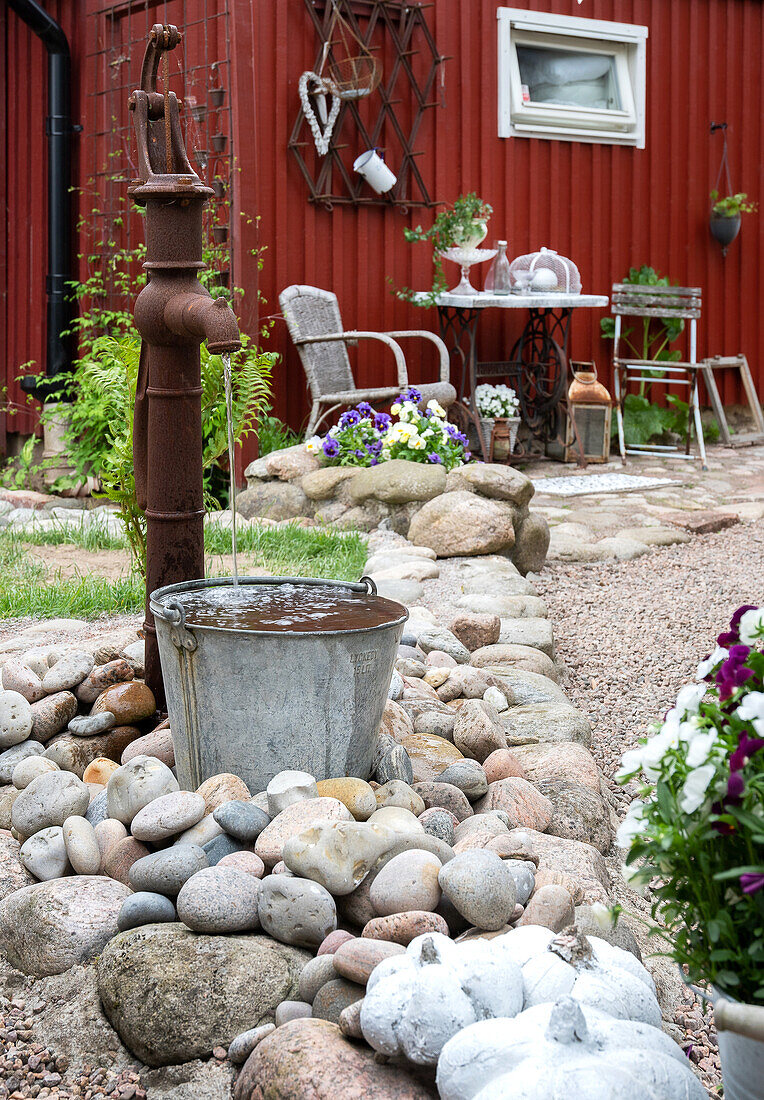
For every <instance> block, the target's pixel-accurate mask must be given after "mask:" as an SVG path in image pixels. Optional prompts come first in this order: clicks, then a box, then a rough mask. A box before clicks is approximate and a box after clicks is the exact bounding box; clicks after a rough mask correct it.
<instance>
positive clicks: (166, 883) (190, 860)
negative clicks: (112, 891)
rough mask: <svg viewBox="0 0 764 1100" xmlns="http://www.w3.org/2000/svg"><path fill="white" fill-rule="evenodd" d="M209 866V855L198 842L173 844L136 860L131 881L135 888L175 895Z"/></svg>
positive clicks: (131, 870) (132, 868)
mask: <svg viewBox="0 0 764 1100" xmlns="http://www.w3.org/2000/svg"><path fill="white" fill-rule="evenodd" d="M208 866H209V863H208V862H207V855H206V853H205V852H204V850H203V849H202V848H198V847H197V846H196V845H195V844H183V845H180V846H178V845H173V847H172V848H165V849H164V851H162V852H152V853H151V854H150V855H147V856H144V857H143V858H142V859H139V860H138V861H137V862H136V863H134V864H133V865H132V867H131V868H130V876H129V882H130V885H131V886H132V888H133V890H150V891H152V892H154V893H157V894H164V895H165V896H166V897H168V898H175V897H177V896H178V894H179V892H180V889H181V887H182V886H183V884H184V883H185V882H187V881H188V880H189V879H190V878H191V876H192V875H195V874H196V873H197V872H198V871H202V870H204V869H205V868H206V867H208Z"/></svg>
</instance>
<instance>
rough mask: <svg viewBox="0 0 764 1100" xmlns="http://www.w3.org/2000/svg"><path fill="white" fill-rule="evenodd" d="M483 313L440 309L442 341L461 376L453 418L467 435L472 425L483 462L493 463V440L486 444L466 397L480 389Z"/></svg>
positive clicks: (451, 416) (439, 322)
mask: <svg viewBox="0 0 764 1100" xmlns="http://www.w3.org/2000/svg"><path fill="white" fill-rule="evenodd" d="M481 313H482V310H480V309H474V308H472V307H466V308H463V307H461V306H438V325H439V328H440V337H441V339H442V340H443V342H444V343H445V345H446V347H447V348H448V353H449V355H450V356H451V358H452V360H455V362H456V364H457V367H458V368H459V372H460V373H459V384H458V386H457V387H456V392H457V400H456V403H455V404H454V405H452V406H451V408H450V409H449V417H450V419H451V420H453V422H454V423H455V424H456V425H457V426H458V428H459V430H460V431H462V432H464V433H465V435H466V434H467V429H468V428H469V426H470V424H472V426H473V427H474V429H475V434H476V435H477V440H478V445H479V447H480V455H481V458H483V460H484V461H486V462H490V460H491V456H490V440H486V439H485V438H484V436H483V426H482V424H481V423H480V417H479V416H478V415H477V412H476V411H475V409H474V408H473V407H472V406H471V405H468V404H466V403H465V397H472V395H473V393H474V392H475V386H476V385H477V378H476V363H477V355H476V352H475V347H476V339H477V326H478V320H479V319H480V314H481Z"/></svg>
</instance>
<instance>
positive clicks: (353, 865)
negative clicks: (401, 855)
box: [283, 821, 396, 896]
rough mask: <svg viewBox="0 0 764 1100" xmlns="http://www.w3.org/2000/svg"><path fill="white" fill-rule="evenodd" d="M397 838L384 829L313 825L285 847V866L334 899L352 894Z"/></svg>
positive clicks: (339, 823) (357, 823)
mask: <svg viewBox="0 0 764 1100" xmlns="http://www.w3.org/2000/svg"><path fill="white" fill-rule="evenodd" d="M395 837H396V834H395V833H394V832H393V831H392V829H387V828H385V827H384V826H383V825H375V824H370V823H368V822H360V821H353V822H349V821H332V822H323V823H319V824H317V825H311V826H309V827H308V828H307V829H303V831H302V832H300V833H297V835H296V836H291V837H289V839H288V840H287V841H286V843H285V844H284V848H283V858H284V863H285V864H286V865H287V867H288V868H289V870H290V871H293V872H294V873H295V874H296V875H299V876H300V877H301V878H309V879H312V880H313V881H314V882H319V883H320V884H321V885H322V886H324V887H325V888H326V889H327V890H328V891H329V893H330V894H333V895H334V896H338V895H342V894H349V893H350V892H351V890H355V888H356V886H358V884H359V883H360V882H361V880H362V879H364V878H365V877H366V875H367V874H368V873H369V871H370V870H371V868H372V867H373V866H374V864H375V863H376V862H377V860H378V859H379V857H380V856H381V855H383V854H384V853H385V852H386V851H388V849H389V848H390V847H392V844H393V841H394V840H395Z"/></svg>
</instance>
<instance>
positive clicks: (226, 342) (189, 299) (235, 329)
mask: <svg viewBox="0 0 764 1100" xmlns="http://www.w3.org/2000/svg"><path fill="white" fill-rule="evenodd" d="M164 320H165V324H166V325H167V327H168V328H169V329H170V330H171V331H172V332H174V333H175V334H176V335H177V336H180V337H186V338H191V339H196V340H204V342H205V343H206V345H207V350H208V351H209V352H210V353H211V354H212V355H223V354H225V353H226V352H228V353H230V352H234V351H238V350H239V349H240V348H241V338H240V336H239V325H238V322H237V320H236V314H235V313H234V312H233V310H232V309H231V307H230V305H229V304H228V302H227V301H226V300H225V298H210V297H209V296H208V295H207V294H194V293H187V294H175V295H173V296H172V298H170V300H169V301H168V302H167V305H166V306H165V311H164Z"/></svg>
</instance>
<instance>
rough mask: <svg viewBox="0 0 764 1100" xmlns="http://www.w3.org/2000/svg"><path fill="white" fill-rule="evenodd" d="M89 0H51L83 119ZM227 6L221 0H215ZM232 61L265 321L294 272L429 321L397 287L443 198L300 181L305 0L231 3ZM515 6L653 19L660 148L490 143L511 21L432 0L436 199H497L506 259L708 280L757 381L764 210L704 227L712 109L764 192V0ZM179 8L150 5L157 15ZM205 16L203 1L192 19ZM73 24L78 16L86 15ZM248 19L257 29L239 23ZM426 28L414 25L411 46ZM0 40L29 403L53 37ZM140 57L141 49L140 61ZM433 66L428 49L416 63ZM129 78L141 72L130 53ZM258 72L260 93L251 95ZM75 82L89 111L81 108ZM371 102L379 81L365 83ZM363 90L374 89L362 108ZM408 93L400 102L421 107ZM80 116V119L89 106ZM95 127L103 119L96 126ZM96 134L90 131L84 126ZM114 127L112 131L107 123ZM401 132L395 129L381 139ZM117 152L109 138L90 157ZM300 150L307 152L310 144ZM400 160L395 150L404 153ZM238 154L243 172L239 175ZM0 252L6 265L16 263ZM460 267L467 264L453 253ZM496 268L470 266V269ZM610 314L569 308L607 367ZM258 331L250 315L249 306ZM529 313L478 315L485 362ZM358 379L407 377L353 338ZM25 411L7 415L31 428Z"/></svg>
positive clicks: (762, 385) (582, 347)
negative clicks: (542, 252)
mask: <svg viewBox="0 0 764 1100" xmlns="http://www.w3.org/2000/svg"><path fill="white" fill-rule="evenodd" d="M103 2H104V0H101V2H100V3H99V4H96V3H94V0H89V3H88V4H87V5H84V4H83V3H76V4H72V3H66V2H64V0H48V7H49V10H50V12H51V14H52V15H54V17H56V18H57V19H59V20H60V21H61V23H62V25H63V27H64V29H65V30H66V31H67V34H69V36H70V41H71V43H72V51H73V55H74V73H75V99H74V106H73V113H74V117H75V119H77V118H78V112H79V111H81V110H82V106H83V104H85V103H86V102H87V99H86V96H85V90H84V87H83V85H84V78H83V79H80V81H79V85H78V84H77V81H78V74H79V73H80V72H81V66H80V65H79V64H78V61H79V58H81V57H83V56H84V55H85V53H88V52H91V51H92V50H93V49H94V44H93V42H90V44H88V37H89V36H90V35H91V33H92V32H93V30H94V25H93V22H92V17H90V16H88V18H84V14H85V12H87V11H91V10H93V9H94V8H96V7H102V6H103ZM207 2H209V0H185V6H186V9H187V10H189V11H191V10H194V9H195V8H199V10H200V11H201V10H203V5H204V4H205V3H207ZM222 2H223V0H220V3H222ZM228 6H229V10H230V11H231V13H232V24H231V25H232V26H233V27H235V28H236V29H237V33H236V34H235V36H234V42H233V44H232V54H234V55H235V60H234V64H233V71H232V81H231V83H232V86H233V88H234V89H236V91H237V96H236V100H235V102H234V104H233V106H234V115H235V117H234V120H233V131H234V134H235V145H236V147H237V148H238V150H239V151H240V154H239V159H238V163H237V165H235V166H234V167H235V171H236V177H237V186H236V188H235V197H234V202H235V208H236V210H237V211H238V210H241V211H244V212H246V213H247V214H248V215H250V216H254V215H257V216H258V217H259V222H258V226H259V243H260V244H261V245H262V246H264V247H265V248H266V251H265V254H264V268H263V270H262V272H260V276H259V282H260V288H261V291H262V293H263V294H264V296H265V298H266V299H267V304H266V305H265V306H264V307H263V308H262V312H263V315H268V314H275V313H278V293H279V291H280V290H281V289H283V288H284V287H285V286H287V285H289V284H290V283H294V282H305V283H313V284H315V285H317V286H322V287H326V288H331V289H332V290H334V291H335V292H336V293H337V295H338V297H339V300H340V306H341V309H342V314H343V318H344V320H345V324H346V326H347V327H349V328H350V327H354V328H368V329H380V330H384V329H392V328H418V327H429V328H435V327H436V318H435V316H434V314H433V313H431V312H430V313H426V312H423V311H421V310H418V309H416V308H415V307H412V306H410V305H408V304H406V303H404V302H400V301H399V300H397V299H396V298H395V297H394V296H393V294H392V293H391V292H390V288H389V285H388V281H387V280H388V278H390V279H392V280H393V282H394V283H395V284H397V285H399V286H416V287H418V286H421V287H426V286H429V283H430V278H431V265H430V259H429V250H428V248H427V246H426V245H409V244H407V243H406V242H405V241H404V240H403V228H404V226H406V225H415V224H417V223H422V224H423V225H428V224H429V222H430V220H431V218H432V212H431V211H429V212H428V211H427V210H426V209H422V208H413V209H411V210H410V211H409V212H408V213H407V214H405V215H404V214H402V213H401V212H399V211H397V210H394V209H391V208H387V207H376V206H374V207H358V208H355V207H347V206H345V207H343V206H336V207H334V209H332V210H331V211H329V210H326V209H324V208H323V207H320V206H314V205H312V204H311V203H309V202H308V199H307V188H306V185H305V182H304V180H303V179H302V176H301V175H300V172H299V169H298V167H297V164H296V162H295V161H294V159H293V158H292V156H291V155H290V154H289V152H288V150H287V142H288V139H289V135H290V132H291V128H292V125H293V122H294V119H295V116H296V113H297V110H298V108H299V98H298V91H297V83H298V79H299V76H300V73H301V72H302V71H303V70H305V69H310V68H312V67H313V64H314V62H315V57H316V52H317V42H316V38H315V34H314V30H313V26H312V24H311V22H310V20H309V17H308V14H307V11H306V8H305V5H304V2H303V0H278V2H273V0H228ZM510 6H516V7H527V8H529V9H532V10H538V11H554V12H556V13H560V14H564V15H579V16H585V17H590V18H597V19H610V20H616V21H619V22H627V23H638V24H644V25H646V26H647V27H648V28H649V38H648V43H647V147H646V149H644V150H637V149H631V148H626V147H618V146H607V145H589V144H578V143H568V142H561V141H547V140H540V139H524V138H512V139H501V138H499V137H497V102H496V101H497V60H496V57H497V40H496V39H497V21H496V12H497V7H498V4H497V3H496V2H494V0H490V2H489V0H469V2H466V0H435V3H434V4H433V5H432V6H431V7H429V8H428V9H427V17H428V21H429V25H430V27H431V29H432V31H433V34H434V36H435V40H436V42H437V45H438V48H439V50H440V52H441V54H443V55H446V56H448V57H449V58H450V59H449V60H448V61H447V62H446V63H445V80H444V87H443V90H442V93H441V81H440V76H439V77H438V79H437V81H436V90H437V97H438V98H440V97H441V94H442V99H443V102H444V106H442V107H437V108H434V109H431V110H428V111H427V112H426V113H425V117H424V120H423V123H422V126H421V128H420V131H419V135H418V138H417V141H416V148H417V149H419V150H421V151H422V152H423V155H422V156H420V157H419V158H418V165H419V168H420V170H421V171H422V173H423V176H424V179H425V181H426V184H427V187H428V188H429V190H430V194H431V195H432V196H433V197H434V198H436V199H438V200H442V201H452V200H453V199H454V198H455V197H456V196H457V195H458V194H459V193H460V192H464V191H471V190H475V191H477V192H478V193H479V194H480V195H482V196H483V198H485V199H486V200H488V201H489V202H490V203H491V204H492V205H493V207H494V215H493V218H492V221H491V225H490V228H489V237H490V239H493V238H497V237H506V238H507V240H508V241H509V252H510V255H518V254H520V253H523V252H527V251H530V250H532V249H535V248H538V247H539V246H541V245H547V246H548V247H550V248H555V249H557V250H558V251H559V252H561V253H564V254H565V255H567V256H570V257H571V258H572V259H573V260H574V261H575V262H576V263H577V264H578V266H579V269H580V271H581V276H582V280H583V285H584V289H585V290H587V291H593V292H594V291H596V292H603V293H608V292H609V288H610V286H611V284H612V283H613V282H614V281H618V280H620V278H621V277H622V276H623V275H624V274H625V273H626V271H627V270H628V268H629V266H631V265H632V264H636V265H639V264H642V263H649V264H652V265H653V266H654V267H656V268H658V269H659V270H660V271H661V272H662V273H663V274H667V275H670V276H671V277H672V279H674V280H676V281H677V282H679V283H682V284H684V285H699V286H701V287H702V288H703V295H704V305H703V318H702V321H701V325H700V334H699V353H700V354H701V355H706V354H709V355H713V354H734V353H737V352H738V351H743V352H745V353H746V354H747V356H748V359H749V362H750V364H751V368H752V370H753V373H754V377H755V378H756V380H757V384H758V388H759V392H760V394H761V395H764V363H763V362H762V351H764V311H763V310H762V309H761V306H760V281H761V274H760V265H761V258H762V245H763V244H764V210H763V211H762V212H760V213H759V214H756V215H747V216H744V219H743V228H742V230H741V233H740V236H739V238H738V239H737V241H735V242H734V244H733V245H732V246H731V248H730V250H729V253H728V255H727V257H726V259H725V258H723V257H722V255H721V249H720V248H719V246H718V245H717V244H716V242H715V241H714V240H713V239H712V238H711V236H710V234H709V231H708V211H709V201H708V193H709V191H710V189H711V187H712V186H713V185H714V182H715V179H716V173H717V168H718V163H719V157H720V154H721V138H720V136H719V135H716V136H714V137H713V138H711V137H710V136H709V125H710V123H711V121H727V122H728V124H729V131H728V137H729V155H730V167H731V172H732V183H733V188H734V189H735V190H744V191H747V192H748V194H749V196H751V197H752V198H753V199H757V200H760V201H764V163H763V158H762V153H764V149H763V148H762V145H763V134H762V131H763V129H764V114H763V113H762V111H761V107H760V102H761V92H760V69H761V62H762V56H763V55H764V50H763V49H762V46H763V45H764V4H762V3H761V2H760V0H584V2H583V3H582V4H581V5H579V4H577V3H576V0H514V5H510ZM169 8H172V9H173V11H174V10H175V5H174V4H169V5H164V4H161V3H159V4H157V3H155V2H154V0H152V2H151V3H150V4H149V5H148V9H150V10H147V11H146V12H145V16H146V21H147V29H148V24H149V23H150V22H151V21H153V19H154V18H156V16H157V15H159V17H160V18H161V17H162V15H161V13H162V11H163V10H165V9H169ZM197 18H198V15H197ZM74 20H77V21H76V22H74ZM242 31H247V32H248V33H241V32H242ZM418 44H419V43H417V40H416V39H415V40H414V42H413V43H412V46H414V47H416V46H417V45H418ZM0 47H2V49H3V54H4V61H5V65H4V77H3V81H4V92H5V96H4V101H5V104H4V110H5V118H4V122H3V125H2V126H0V141H2V142H3V146H4V149H3V151H4V153H5V156H4V166H3V168H2V169H0V190H2V192H3V195H2V197H3V198H4V199H5V206H6V211H7V216H6V228H5V231H4V236H3V235H0V261H2V262H3V264H4V272H3V275H4V279H3V295H4V297H3V302H4V322H5V323H4V330H3V340H4V348H3V349H2V350H3V352H4V355H3V367H2V369H3V371H4V375H5V378H6V380H8V382H9V390H10V396H11V398H14V397H15V398H17V399H18V398H19V396H20V395H19V391H18V389H17V388H16V387H15V384H14V383H13V381H12V379H13V378H14V377H15V375H16V374H18V373H19V371H20V368H21V365H22V364H23V363H25V362H26V361H27V360H29V359H33V360H36V361H37V362H38V363H41V362H42V361H43V357H44V318H45V294H44V273H45V265H46V256H45V251H46V246H45V236H46V229H45V226H46V222H45V209H46V207H45V139H44V135H43V126H42V120H43V117H44V111H45V85H46V76H45V73H46V69H45V53H44V50H43V47H42V46H41V45H40V43H39V42H38V41H37V40H36V39H35V38H34V36H33V35H32V34H31V32H30V31H29V30H28V29H27V28H26V27H25V26H23V24H22V23H21V22H20V20H19V19H18V18H17V17H16V16H15V15H14V14H13V13H12V12H10V11H8V9H7V8H3V10H2V11H0ZM132 63H134V64H135V65H136V66H139V60H138V59H132V61H131V64H132ZM413 64H415V65H417V64H419V65H423V64H424V60H423V58H421V57H420V58H419V59H418V60H417V58H414V59H413ZM135 75H136V80H137V78H138V69H137V67H136V73H135ZM252 83H253V84H254V92H253V98H254V105H253V98H252V97H251V96H250V95H249V94H248V92H247V94H244V90H246V89H249V88H250V87H251V85H252ZM78 97H79V105H78ZM372 98H373V97H372ZM370 109H371V104H369V105H368V107H367V106H366V105H362V110H370ZM410 110H411V104H410V102H407V101H406V99H405V98H404V101H403V102H401V103H400V104H399V106H398V111H399V112H400V114H401V115H402V117H403V119H404V120H406V119H408V117H410V116H409V112H410ZM80 120H81V119H80ZM85 121H86V123H87V122H88V121H89V120H85ZM349 123H350V120H348V124H346V126H345V127H344V128H343V132H342V133H341V134H340V135H339V138H338V140H340V141H341V142H343V143H347V149H346V150H345V152H344V153H343V156H344V157H345V158H346V161H347V163H351V162H352V160H353V157H354V156H355V155H356V154H357V152H360V151H361V150H360V147H358V145H357V140H356V137H355V135H354V134H353V132H352V126H351V125H350V124H349ZM92 128H94V127H92ZM98 128H99V129H102V128H103V127H98ZM88 129H91V127H90V126H89V125H87V126H86V131H85V133H84V134H83V135H82V136H81V138H80V139H79V142H80V145H81V149H80V155H79V160H77V159H75V164H77V163H80V164H82V165H83V167H82V169H81V170H80V172H79V177H77V178H78V180H79V182H80V184H84V182H85V176H86V167H85V166H89V165H91V164H92V163H93V162H94V153H93V151H92V150H91V149H90V147H89V144H88V143H89V142H90V141H91V140H92V139H90V138H88ZM385 142H388V144H389V145H390V146H392V141H391V137H390V135H389V133H388V134H386V133H384V132H383V134H382V137H381V144H382V145H384V144H385ZM107 152H108V150H106V149H104V150H97V151H96V156H95V159H97V158H98V156H101V155H102V154H103V155H106V153H107ZM306 152H307V156H308V158H310V157H311V151H310V149H308V150H307V151H306ZM391 167H392V168H393V170H395V168H396V165H395V164H394V163H391ZM239 169H241V170H240V171H239ZM244 233H245V234H246V239H242V236H241V234H240V232H237V234H236V235H235V237H234V264H235V272H236V275H237V282H239V284H240V285H243V286H244V288H245V290H246V291H247V296H248V301H249V302H252V301H254V300H255V298H254V295H255V294H256V290H257V283H258V273H257V269H256V262H255V260H254V258H252V257H251V256H250V251H249V250H250V249H251V248H252V247H253V246H254V245H255V244H256V243H257V242H256V240H255V238H254V237H253V227H252V226H249V227H248V228H247V229H245V230H244ZM3 255H4V259H3ZM447 267H448V269H449V270H448V276H449V278H453V281H454V282H455V281H456V277H457V276H456V269H455V268H454V267H453V265H447ZM483 276H484V271H482V270H481V269H478V273H477V278H478V279H482V278H483ZM603 315H605V314H601V313H599V312H596V311H591V312H590V311H580V312H579V313H578V314H577V315H576V316H575V317H574V323H573V329H572V342H571V353H572V354H573V356H574V357H575V358H581V359H588V358H594V359H596V360H597V362H598V365H599V366H600V368H603V367H604V368H605V370H604V372H603V373H604V374H605V376H606V377H609V373H610V372H609V369H608V367H607V364H608V360H609V354H610V348H609V345H608V344H606V343H605V342H603V341H602V340H601V338H600V336H599V318H600V316H603ZM247 322H248V327H249V328H250V329H251V331H254V329H255V320H254V317H252V316H248V318H247ZM520 323H521V320H520V318H519V317H517V316H513V317H502V316H499V315H497V313H496V311H493V312H492V313H491V314H487V315H486V316H485V317H484V318H483V321H482V323H481V330H480V338H479V339H480V347H479V354H480V356H481V358H485V359H493V358H500V357H502V356H503V355H505V354H508V350H509V348H510V347H511V345H512V343H513V342H514V339H515V337H516V335H517V333H518V329H519V327H520ZM270 347H271V348H272V349H274V350H277V351H279V352H281V353H282V354H283V360H282V363H281V364H280V366H279V368H278V369H277V372H276V379H275V398H276V401H275V403H276V410H277V412H278V413H279V414H280V415H282V416H285V417H286V418H287V419H288V420H289V421H290V423H292V424H293V425H294V426H299V425H300V423H301V422H302V420H303V418H304V416H305V414H306V411H307V402H306V399H305V386H304V377H303V374H302V371H301V369H300V365H299V360H298V359H297V356H296V355H295V353H294V350H293V349H292V348H291V346H290V344H289V341H288V339H287V337H286V333H285V329H284V325H283V322H280V321H277V322H276V323H275V326H274V328H273V331H272V335H271V339H270ZM351 354H352V355H353V356H354V357H355V358H354V362H355V364H356V376H357V379H358V382H359V384H361V385H364V384H368V383H371V382H372V381H373V382H378V381H381V380H382V379H385V380H387V379H390V380H392V379H393V378H394V373H393V369H392V364H391V363H390V362H389V361H388V360H387V359H385V358H384V356H382V357H379V356H377V357H375V356H374V355H373V354H371V353H370V352H369V351H368V349H367V347H366V346H363V347H361V348H359V349H357V350H354V351H352V352H351ZM409 363H410V375H411V378H412V380H413V381H417V380H425V379H428V378H432V377H434V374H435V362H434V358H433V356H432V353H431V351H430V350H429V349H428V350H422V349H417V348H415V346H414V345H411V348H410V351H409ZM722 396H723V399H724V400H725V401H726V402H732V401H735V400H739V394H738V393H737V391H736V390H735V387H734V386H733V385H732V381H731V379H726V380H724V381H723V384H722ZM32 424H33V420H32V419H31V418H30V417H29V416H27V415H26V414H24V415H22V416H19V417H17V418H16V419H15V422H12V423H10V424H9V425H8V430H21V431H29V430H30V429H31V427H32Z"/></svg>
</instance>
